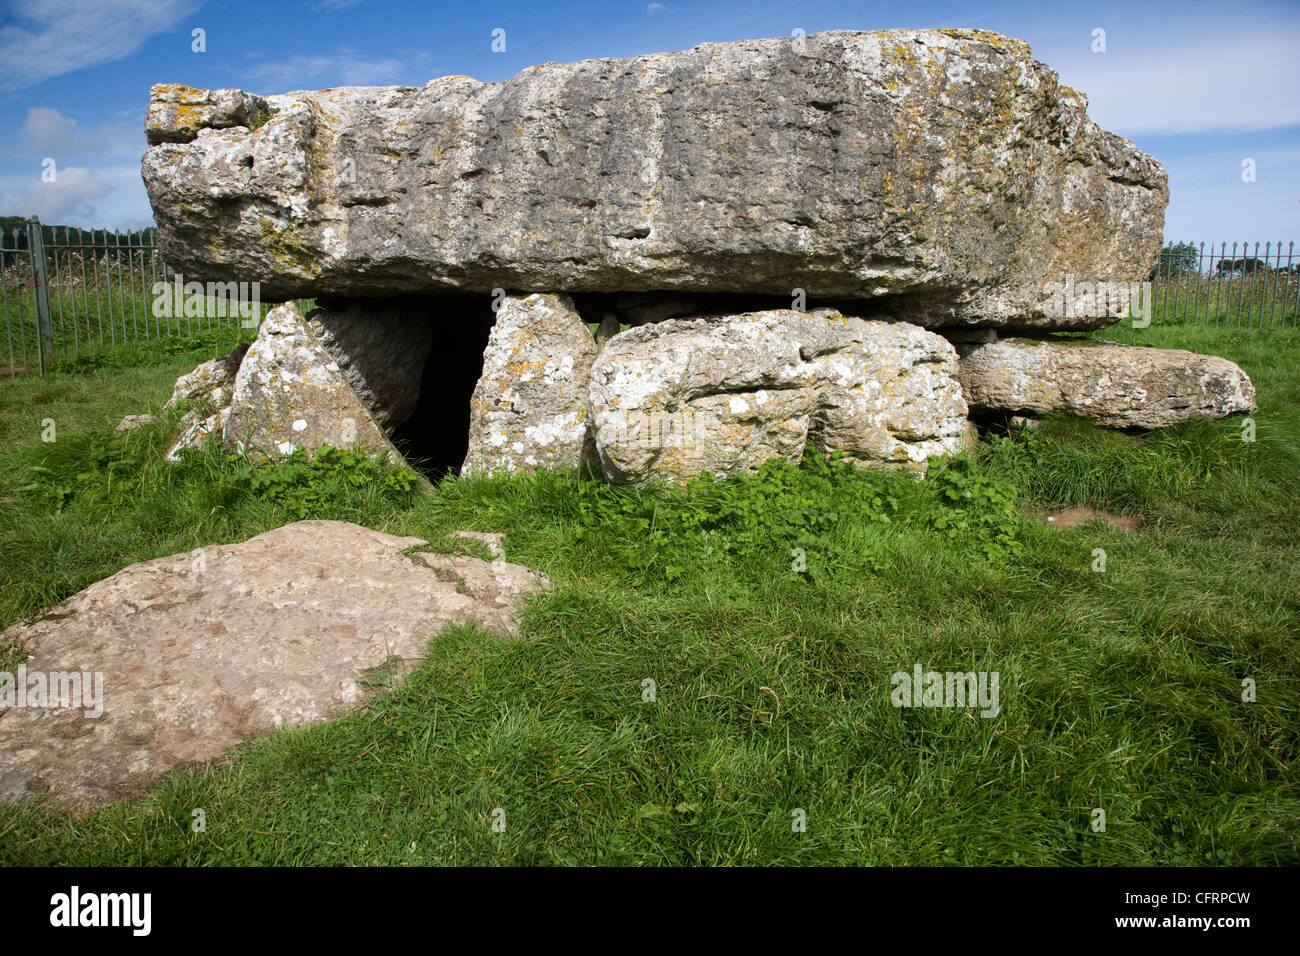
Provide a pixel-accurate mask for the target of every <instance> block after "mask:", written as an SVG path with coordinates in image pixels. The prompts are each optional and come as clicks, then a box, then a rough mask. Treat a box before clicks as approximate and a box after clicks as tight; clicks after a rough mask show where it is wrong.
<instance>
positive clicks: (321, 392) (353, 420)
mask: <svg viewBox="0 0 1300 956" xmlns="http://www.w3.org/2000/svg"><path fill="white" fill-rule="evenodd" d="M224 426H225V428H224V436H225V444H226V447H227V448H229V449H231V450H233V451H238V452H240V453H242V454H246V455H248V456H250V457H252V458H255V459H268V458H278V457H283V456H286V455H290V454H292V453H293V452H294V451H296V450H298V449H302V450H304V451H306V452H307V453H308V454H312V453H314V452H316V451H317V450H319V449H320V448H321V447H323V446H325V445H330V446H333V447H335V448H358V449H360V450H362V451H364V452H366V453H367V454H374V455H380V456H382V457H384V458H386V459H387V460H389V461H390V462H392V463H394V464H400V463H401V462H402V460H403V459H402V456H401V455H400V454H399V453H398V451H397V449H395V448H394V447H393V446H392V443H391V442H389V440H388V438H387V437H386V436H385V434H384V431H383V429H382V428H380V426H379V424H378V422H376V421H375V418H374V416H373V415H371V413H370V410H369V409H368V408H367V407H366V405H365V403H363V402H362V401H361V399H360V397H358V395H357V393H356V391H355V390H354V389H353V388H352V385H351V384H350V383H349V382H348V380H347V378H346V377H345V376H344V374H343V372H342V370H341V369H340V367H339V363H338V361H337V360H336V359H335V357H334V356H333V355H331V354H330V352H329V351H328V350H327V349H326V348H325V345H324V344H323V343H322V342H321V340H320V339H319V338H317V336H316V333H315V332H314V331H312V328H311V326H310V325H309V324H308V323H307V321H306V320H305V319H304V318H303V316H302V313H301V312H299V311H298V307H297V306H296V305H294V304H293V303H292V302H286V303H285V304H284V305H280V306H276V307H275V308H274V309H272V310H271V311H270V312H268V313H267V316H266V318H265V319H264V320H263V321H262V325H261V327H260V329H259V330H258V333H257V341H256V342H254V343H253V345H252V346H251V347H250V348H249V350H248V353H247V354H246V355H245V356H244V360H243V362H242V363H241V364H240V366H239V374H238V375H237V376H236V378H235V385H234V393H233V395H232V397H231V401H230V412H229V415H228V417H227V418H226V420H225V422H224Z"/></svg>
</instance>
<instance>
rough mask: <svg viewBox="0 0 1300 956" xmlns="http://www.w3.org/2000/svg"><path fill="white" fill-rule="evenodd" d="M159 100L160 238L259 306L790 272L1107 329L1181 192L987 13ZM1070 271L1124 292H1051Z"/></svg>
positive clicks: (174, 256)
mask: <svg viewBox="0 0 1300 956" xmlns="http://www.w3.org/2000/svg"><path fill="white" fill-rule="evenodd" d="M152 95H153V103H152V104H151V106H150V109H149V112H148V119H147V132H148V137H149V141H150V143H152V144H154V145H152V146H151V147H150V149H149V151H148V153H147V154H146V155H145V158H144V178H145V183H146V186H147V188H148V191H149V197H150V200H151V202H152V203H153V208H154V215H155V219H156V221H157V223H158V230H159V246H160V249H161V251H162V252H163V254H164V255H165V256H166V258H167V259H168V261H169V262H170V263H171V264H172V265H173V267H175V268H176V269H178V270H180V271H182V272H184V273H185V274H186V275H187V276H188V275H193V276H195V277H197V278H202V279H207V280H227V281H229V280H235V281H254V280H257V281H260V282H261V283H262V294H263V295H265V296H267V297H268V298H292V297H298V296H304V297H305V296H325V295H333V296H363V297H364V296H386V295H393V294H397V293H406V294H410V293H420V292H432V291H445V290H452V289H459V290H465V291H472V292H480V293H490V292H491V290H493V289H496V288H502V289H506V290H551V291H557V292H647V291H658V292H673V291H676V292H692V293H699V292H732V293H762V294H771V295H780V296H782V297H783V298H784V299H785V301H791V299H790V297H791V296H792V295H795V294H796V292H795V290H799V289H801V290H803V294H804V295H806V296H807V297H808V298H809V299H814V300H815V299H818V298H823V299H832V298H834V299H845V298H848V299H870V298H878V297H888V299H889V302H888V303H887V311H888V313H889V314H892V315H895V316H899V317H903V318H907V319H908V320H910V321H913V322H915V323H917V324H921V325H925V326H931V327H938V326H952V325H972V324H973V325H988V326H1008V327H1030V326H1040V327H1057V328H1093V327H1099V326H1103V325H1107V324H1110V323H1111V322H1113V321H1114V320H1115V318H1116V317H1117V316H1118V315H1121V314H1124V312H1125V308H1126V303H1127V296H1128V295H1129V293H1130V291H1131V285H1130V284H1131V283H1138V282H1140V281H1142V280H1144V279H1146V277H1147V275H1148V273H1149V271H1150V269H1151V266H1152V265H1153V264H1154V262H1155V261H1156V259H1157V256H1158V253H1159V248H1160V242H1161V229H1162V224H1163V215H1164V207H1165V203H1166V201H1167V197H1168V190H1167V186H1166V176H1165V173H1164V171H1163V169H1162V168H1161V167H1160V165H1159V164H1158V163H1157V162H1156V161H1155V160H1153V159H1152V158H1151V157H1149V156H1147V155H1145V154H1144V153H1142V152H1140V151H1139V150H1138V149H1136V148H1135V147H1134V146H1133V144H1131V143H1129V142H1127V141H1126V140H1124V139H1121V138H1120V137H1118V136H1115V135H1113V134H1110V133H1107V132H1105V131H1103V130H1101V129H1099V128H1098V127H1097V125H1096V124H1095V123H1093V122H1092V121H1091V120H1089V118H1088V116H1087V113H1086V100H1085V98H1084V97H1083V95H1082V94H1080V93H1078V92H1076V91H1074V90H1071V89H1070V88H1068V87H1066V86H1064V85H1062V84H1061V82H1060V81H1059V79H1058V77H1057V75H1056V73H1055V72H1054V71H1052V70H1051V69H1049V68H1048V67H1047V66H1045V65H1043V64H1042V63H1039V62H1037V61H1035V60H1034V59H1033V57H1032V56H1031V54H1030V50H1029V47H1028V46H1027V45H1026V44H1024V43H1022V42H1019V41H1016V40H1009V39H1007V38H1005V37H1001V36H998V35H997V34H993V33H987V32H983V31H977V30H920V31H918V30H891V31H878V32H871V33H858V32H831V33H822V34H817V35H814V36H810V37H807V38H803V39H775V40H746V41H741V42H736V43H722V44H702V45H700V46H697V47H694V48H692V49H690V50H686V51H682V52H677V53H663V54H654V55H648V56H639V57H634V58H631V59H602V60H588V61H583V62H580V63H570V64H553V63H552V64H546V65H543V66H537V67H532V68H530V69H528V70H525V71H524V72H523V73H520V74H519V75H518V76H516V77H514V78H512V79H510V80H507V81H505V82H503V83H482V82H479V81H476V80H473V79H470V78H468V77H463V76H453V77H443V78H440V79H436V80H433V81H431V82H430V83H428V84H427V85H425V86H424V87H421V88H414V87H366V88H339V89H333V90H324V91H320V92H307V93H290V94H285V95H280V96H267V97H265V98H262V97H254V96H250V95H248V94H244V93H242V92H240V91H227V90H223V91H215V92H210V91H201V90H191V89H189V88H186V87H178V86H176V85H167V84H165V85H161V86H157V87H154V90H153V94H152ZM1075 283H1077V284H1078V287H1083V285H1084V283H1087V284H1090V285H1094V286H1095V285H1101V286H1103V287H1104V288H1106V289H1107V290H1108V291H1107V294H1106V295H1105V297H1104V298H1105V301H1106V302H1107V308H1106V309H1100V310H1099V309H1094V308H1087V309H1083V310H1078V309H1074V308H1062V298H1061V296H1060V292H1059V289H1060V287H1061V286H1062V285H1063V284H1075ZM599 320H600V317H599V316H597V317H596V319H595V320H594V321H599Z"/></svg>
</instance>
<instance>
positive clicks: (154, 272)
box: [149, 236, 172, 338]
mask: <svg viewBox="0 0 1300 956" xmlns="http://www.w3.org/2000/svg"><path fill="white" fill-rule="evenodd" d="M157 284H158V244H157V240H156V239H155V238H154V237H153V236H150V237H149V308H150V309H152V308H153V300H154V294H153V287H154V286H155V285H157ZM160 319H163V320H166V322H167V334H168V335H171V334H172V323H171V318H170V317H168V315H167V314H166V313H163V314H162V315H158V314H157V313H154V317H153V331H154V335H156V336H157V337H158V338H162V328H161V326H160V325H159V324H158V322H159V320H160Z"/></svg>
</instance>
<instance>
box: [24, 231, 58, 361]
mask: <svg viewBox="0 0 1300 956" xmlns="http://www.w3.org/2000/svg"><path fill="white" fill-rule="evenodd" d="M27 251H28V252H29V253H30V254H31V259H32V291H33V292H35V294H36V344H37V345H38V346H39V348H38V355H39V357H40V361H41V374H42V375H44V374H45V365H46V363H47V362H53V361H54V323H53V321H51V319H50V292H49V289H48V288H47V287H46V284H45V279H46V276H45V273H46V268H45V244H44V240H43V237H42V235H41V221H40V220H39V219H37V218H35V217H32V219H31V221H30V222H29V223H28V225H27Z"/></svg>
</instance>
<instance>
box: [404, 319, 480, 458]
mask: <svg viewBox="0 0 1300 956" xmlns="http://www.w3.org/2000/svg"><path fill="white" fill-rule="evenodd" d="M447 306H448V307H446V309H445V311H444V312H443V314H441V315H439V316H438V317H437V318H436V319H435V323H434V333H433V347H432V348H431V349H430V350H429V358H428V361H427V362H426V363H425V366H424V375H423V376H422V377H421V380H420V402H419V405H418V406H417V407H416V409H415V412H414V413H413V414H412V415H411V417H410V418H408V419H407V420H406V421H405V422H403V423H402V424H401V425H400V426H398V428H397V429H396V430H395V431H394V433H393V435H392V441H393V444H394V445H395V446H396V447H397V450H398V451H400V452H401V453H402V454H403V455H404V456H405V457H406V460H407V461H408V462H409V463H410V464H411V467H413V468H415V469H416V470H417V471H419V472H421V473H422V474H423V475H424V476H425V477H426V478H428V479H429V480H430V481H433V482H437V481H438V480H439V479H441V478H443V477H444V476H446V475H449V474H452V475H454V474H456V473H458V472H459V471H460V466H461V465H462V464H463V463H464V461H465V453H466V452H467V451H468V450H469V419H470V399H471V398H472V397H473V396H474V386H475V385H476V384H478V379H479V376H480V375H481V374H483V350H484V348H486V347H487V342H488V335H489V334H490V333H491V331H492V322H493V319H494V315H493V313H492V308H491V305H490V302H489V300H488V299H487V298H486V297H485V296H478V297H473V298H471V297H466V298H464V299H458V300H457V301H455V303H454V305H453V304H452V303H447Z"/></svg>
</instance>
